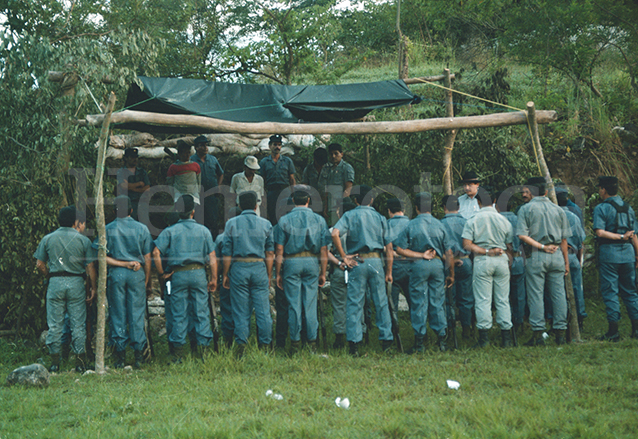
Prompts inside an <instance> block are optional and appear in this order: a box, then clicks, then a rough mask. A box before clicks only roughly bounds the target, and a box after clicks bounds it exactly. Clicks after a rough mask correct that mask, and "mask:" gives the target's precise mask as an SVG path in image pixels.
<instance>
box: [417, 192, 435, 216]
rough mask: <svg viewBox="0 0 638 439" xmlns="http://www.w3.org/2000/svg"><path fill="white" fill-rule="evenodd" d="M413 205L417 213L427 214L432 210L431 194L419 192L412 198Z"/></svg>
mask: <svg viewBox="0 0 638 439" xmlns="http://www.w3.org/2000/svg"><path fill="white" fill-rule="evenodd" d="M414 205H415V206H416V208H417V209H418V210H419V213H428V212H430V211H431V210H432V194H431V193H429V192H419V193H418V194H416V197H414Z"/></svg>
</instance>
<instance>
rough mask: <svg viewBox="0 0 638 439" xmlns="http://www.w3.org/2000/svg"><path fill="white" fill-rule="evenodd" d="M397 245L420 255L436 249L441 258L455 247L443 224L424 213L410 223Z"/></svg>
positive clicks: (398, 239)
mask: <svg viewBox="0 0 638 439" xmlns="http://www.w3.org/2000/svg"><path fill="white" fill-rule="evenodd" d="M395 243H396V245H397V247H401V248H403V249H407V250H413V251H415V252H419V253H423V252H425V251H426V250H430V249H434V250H435V251H436V254H437V256H439V257H443V256H444V255H445V252H446V250H449V249H451V248H452V247H453V246H454V242H453V241H452V239H451V237H450V235H449V234H448V232H447V230H446V229H445V226H444V225H443V223H441V221H439V220H438V219H436V218H434V217H433V216H432V215H431V214H429V213H422V214H420V215H418V216H417V217H416V218H414V219H413V220H412V221H410V222H409V223H408V225H407V227H406V228H405V229H404V230H403V232H401V234H400V235H399V237H398V238H397V239H396V241H395Z"/></svg>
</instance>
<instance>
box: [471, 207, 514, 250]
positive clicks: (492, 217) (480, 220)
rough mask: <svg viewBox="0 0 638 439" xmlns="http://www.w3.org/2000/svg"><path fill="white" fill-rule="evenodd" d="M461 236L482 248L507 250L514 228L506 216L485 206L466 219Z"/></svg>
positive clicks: (512, 237)
mask: <svg viewBox="0 0 638 439" xmlns="http://www.w3.org/2000/svg"><path fill="white" fill-rule="evenodd" d="M462 237H463V239H469V240H470V241H472V242H473V243H474V244H476V245H478V246H479V247H482V248H484V249H488V250H489V249H491V248H500V249H503V250H507V244H511V243H512V240H513V239H514V229H513V228H512V225H511V224H510V222H509V221H508V220H507V218H505V217H504V216H503V215H500V214H499V213H498V212H497V211H496V209H494V208H493V207H492V206H487V207H484V208H482V209H481V210H479V211H478V212H477V213H476V215H474V216H473V217H472V218H470V219H469V220H467V223H466V224H465V227H464V228H463V235H462Z"/></svg>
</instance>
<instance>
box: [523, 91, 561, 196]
mask: <svg viewBox="0 0 638 439" xmlns="http://www.w3.org/2000/svg"><path fill="white" fill-rule="evenodd" d="M527 118H528V123H529V126H530V128H531V130H532V133H531V134H532V139H533V143H534V149H535V150H536V154H537V156H538V163H539V164H540V167H541V172H542V173H543V177H545V182H546V183H547V190H548V192H549V198H550V200H552V201H553V202H554V203H555V204H558V201H557V200H556V191H555V190H554V182H553V181H552V176H551V174H550V173H549V168H548V167H547V162H545V157H544V156H543V148H542V147H541V139H540V136H539V135H538V119H537V118H538V115H537V113H536V108H535V106H534V102H528V103H527Z"/></svg>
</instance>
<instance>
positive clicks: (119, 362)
mask: <svg viewBox="0 0 638 439" xmlns="http://www.w3.org/2000/svg"><path fill="white" fill-rule="evenodd" d="M125 365H126V351H125V350H124V351H115V366H114V367H115V368H116V369H122V368H123V367H124V366H125Z"/></svg>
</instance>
